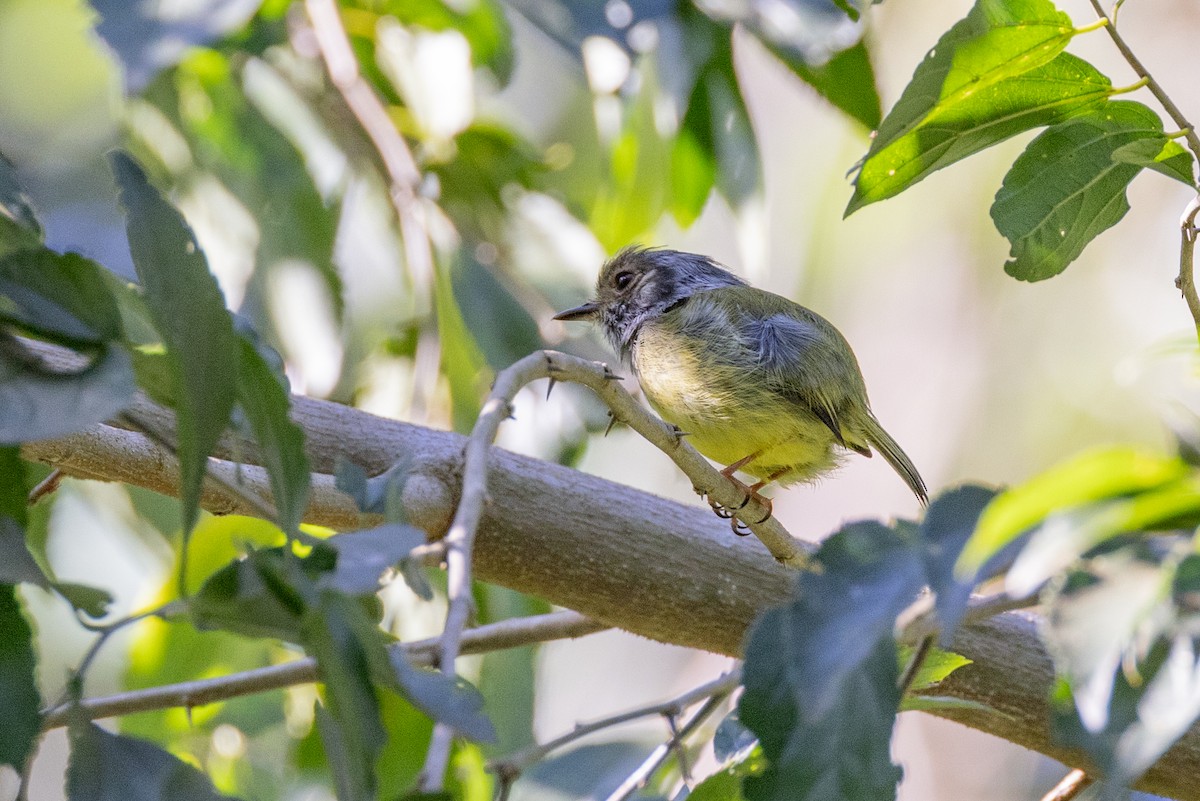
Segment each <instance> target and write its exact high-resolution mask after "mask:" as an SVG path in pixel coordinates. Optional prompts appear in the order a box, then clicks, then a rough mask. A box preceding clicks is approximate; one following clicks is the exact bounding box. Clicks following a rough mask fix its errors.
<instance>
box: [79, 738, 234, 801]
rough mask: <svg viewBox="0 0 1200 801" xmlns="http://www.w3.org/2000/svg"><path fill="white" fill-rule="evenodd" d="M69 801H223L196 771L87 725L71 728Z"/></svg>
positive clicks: (138, 743)
mask: <svg viewBox="0 0 1200 801" xmlns="http://www.w3.org/2000/svg"><path fill="white" fill-rule="evenodd" d="M70 734H71V759H70V762H68V764H67V798H68V799H69V801H224V799H228V798H229V796H224V795H221V794H220V793H218V792H217V791H216V790H214V789H213V786H212V782H210V781H209V779H208V777H207V776H205V775H204V774H203V773H201V772H200V771H198V770H196V769H195V768H193V767H192V766H191V765H188V764H187V763H185V762H182V761H180V760H179V759H178V758H177V757H174V756H172V755H171V754H168V753H167V752H166V751H164V750H162V749H161V748H159V747H158V746H156V745H153V744H152V743H148V742H146V741H145V740H138V739H136V738H133V737H123V736H122V735H119V734H110V733H109V732H106V731H105V730H104V729H102V728H100V727H99V726H96V725H94V724H92V723H88V722H86V721H77V722H76V723H74V724H73V725H72V726H71V730H70Z"/></svg>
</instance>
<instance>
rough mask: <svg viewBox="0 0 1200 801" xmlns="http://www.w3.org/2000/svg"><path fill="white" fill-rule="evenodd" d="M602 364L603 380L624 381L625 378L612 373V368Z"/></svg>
mask: <svg viewBox="0 0 1200 801" xmlns="http://www.w3.org/2000/svg"><path fill="white" fill-rule="evenodd" d="M602 366H603V367H604V380H605V381H624V380H625V379H624V378H623V377H621V376H619V375H617V374H616V373H614V372H613V371H612V368H611V367H609V366H608V365H607V364H605V365H602Z"/></svg>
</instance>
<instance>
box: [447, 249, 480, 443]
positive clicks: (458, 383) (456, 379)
mask: <svg viewBox="0 0 1200 801" xmlns="http://www.w3.org/2000/svg"><path fill="white" fill-rule="evenodd" d="M434 273H435V275H434V287H433V292H434V296H435V297H434V301H435V305H436V307H437V325H438V337H439V338H440V339H441V343H442V371H443V372H444V373H445V375H446V378H447V379H448V380H449V382H450V401H451V416H452V417H453V419H454V430H455V431H459V432H466V431H470V430H471V428H472V426H474V425H475V419H476V418H477V417H479V409H480V406H481V405H482V403H483V398H484V396H485V395H486V394H487V387H488V382H489V380H490V378H491V376H490V375H489V370H488V369H487V362H486V361H485V359H484V357H483V353H482V352H481V351H480V350H479V345H478V344H477V343H476V342H475V338H474V337H473V336H472V335H471V330H470V328H468V327H467V324H466V321H465V320H463V316H462V311H461V310H460V309H459V306H458V301H457V300H456V299H455V297H454V285H453V283H452V281H451V279H450V275H449V272H448V270H447V269H446V267H444V266H442V265H439V266H438V267H437V268H436V269H435V271H434Z"/></svg>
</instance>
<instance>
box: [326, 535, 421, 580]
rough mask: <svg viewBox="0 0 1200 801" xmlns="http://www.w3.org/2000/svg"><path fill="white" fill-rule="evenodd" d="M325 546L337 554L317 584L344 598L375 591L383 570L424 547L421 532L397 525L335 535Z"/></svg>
mask: <svg viewBox="0 0 1200 801" xmlns="http://www.w3.org/2000/svg"><path fill="white" fill-rule="evenodd" d="M325 544H326V545H328V546H329V547H330V548H333V549H334V550H335V551H337V565H336V567H335V568H334V570H333V572H332V573H330V574H328V575H326V576H323V577H322V578H321V582H320V583H321V585H322V586H326V587H329V588H331V589H335V590H337V591H338V592H344V593H346V594H347V595H362V594H364V593H372V592H375V591H377V590H378V589H379V577H380V576H381V575H382V574H383V571H385V570H387V569H388V568H390V567H392V566H394V565H396V564H398V563H399V562H401V561H402V560H403V559H404V558H405V557H406V556H408V554H409V552H411V551H412V549H413V548H416V547H417V546H418V545H424V544H425V532H424V531H422V530H421V529H419V528H415V527H413V526H406V525H403V524H401V523H385V524H383V525H382V526H377V527H375V528H369V529H364V530H362V531H348V532H346V533H344V534H337V535H335V536H332V537H330V538H329V539H327V540H325Z"/></svg>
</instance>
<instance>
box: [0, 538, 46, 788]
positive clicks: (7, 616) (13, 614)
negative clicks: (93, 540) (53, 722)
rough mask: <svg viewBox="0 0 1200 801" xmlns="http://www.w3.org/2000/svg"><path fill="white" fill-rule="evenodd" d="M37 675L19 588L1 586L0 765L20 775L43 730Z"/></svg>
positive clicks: (31, 637) (31, 635) (30, 635)
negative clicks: (0, 711)
mask: <svg viewBox="0 0 1200 801" xmlns="http://www.w3.org/2000/svg"><path fill="white" fill-rule="evenodd" d="M0 522H4V521H0ZM35 672H36V659H35V657H34V653H33V631H32V630H31V629H30V628H29V623H27V622H26V621H25V618H24V616H22V614H21V605H20V604H19V603H18V602H17V592H16V587H14V586H12V585H11V584H7V583H0V709H3V710H4V725H3V726H0V765H11V766H12V767H13V768H15V769H16V770H17V771H22V770H24V769H25V761H26V759H27V758H28V757H29V754H30V752H31V751H32V750H33V744H34V743H35V742H36V740H37V736H38V732H40V731H41V727H42V716H41V713H40V710H41V706H42V702H41V696H40V695H38V690H37V678H36V675H35Z"/></svg>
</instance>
